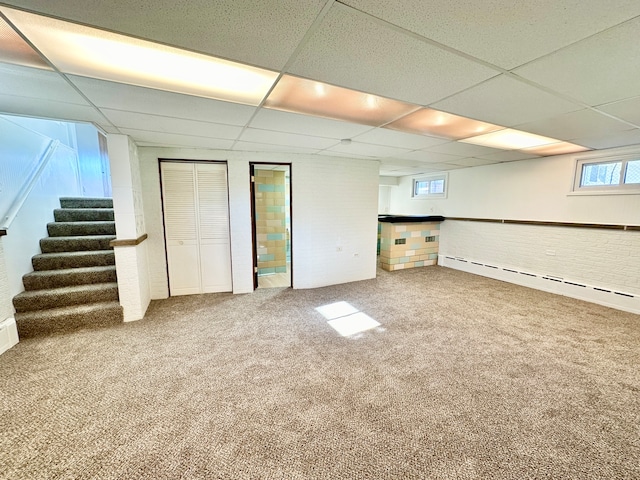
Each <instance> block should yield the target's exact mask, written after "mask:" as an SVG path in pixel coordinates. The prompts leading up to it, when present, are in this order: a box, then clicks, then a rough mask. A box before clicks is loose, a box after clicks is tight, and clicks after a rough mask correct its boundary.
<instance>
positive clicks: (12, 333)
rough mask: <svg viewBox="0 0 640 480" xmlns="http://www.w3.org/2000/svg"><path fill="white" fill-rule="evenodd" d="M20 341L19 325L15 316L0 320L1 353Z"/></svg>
mask: <svg viewBox="0 0 640 480" xmlns="http://www.w3.org/2000/svg"><path fill="white" fill-rule="evenodd" d="M16 343H18V327H17V326H16V321H15V320H14V319H13V318H7V319H6V320H4V321H3V322H0V355H2V354H3V353H4V352H6V351H7V350H9V349H10V348H11V347H13V346H14V345H15V344H16Z"/></svg>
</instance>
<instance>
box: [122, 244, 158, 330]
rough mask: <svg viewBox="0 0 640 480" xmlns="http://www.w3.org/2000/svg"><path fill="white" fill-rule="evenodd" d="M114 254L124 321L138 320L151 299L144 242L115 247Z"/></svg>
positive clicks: (142, 315)
mask: <svg viewBox="0 0 640 480" xmlns="http://www.w3.org/2000/svg"><path fill="white" fill-rule="evenodd" d="M115 256H116V273H117V275H118V293H119V295H120V305H122V308H123V311H124V321H125V322H130V321H133V320H140V319H141V318H143V317H144V313H145V312H146V311H147V307H148V306H149V302H150V301H151V297H150V294H149V280H148V267H147V245H146V242H142V243H141V244H139V245H136V246H131V247H117V248H115Z"/></svg>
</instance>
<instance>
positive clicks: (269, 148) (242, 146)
mask: <svg viewBox="0 0 640 480" xmlns="http://www.w3.org/2000/svg"><path fill="white" fill-rule="evenodd" d="M233 150H239V151H244V152H280V153H308V154H312V153H317V152H318V150H317V149H313V148H302V147H290V146H286V145H269V144H266V143H254V142H236V143H235V144H234V146H233Z"/></svg>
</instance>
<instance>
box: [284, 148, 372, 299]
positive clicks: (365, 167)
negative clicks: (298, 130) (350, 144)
mask: <svg viewBox="0 0 640 480" xmlns="http://www.w3.org/2000/svg"><path fill="white" fill-rule="evenodd" d="M291 185H292V206H293V215H292V224H291V226H292V242H293V243H292V252H293V258H292V262H293V277H294V287H295V288H314V287H320V286H325V285H333V284H338V283H346V282H354V281H358V280H365V279H368V278H375V276H376V240H377V235H378V165H377V163H375V162H370V161H363V160H353V159H351V160H344V159H330V158H327V159H325V158H323V159H321V160H316V161H297V162H294V163H293V165H292V172H291ZM338 249H340V251H338Z"/></svg>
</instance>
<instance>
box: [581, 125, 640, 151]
mask: <svg viewBox="0 0 640 480" xmlns="http://www.w3.org/2000/svg"><path fill="white" fill-rule="evenodd" d="M575 143H577V144H579V145H584V146H585V147H589V148H597V149H602V148H614V147H626V146H627V145H640V128H634V129H632V130H626V131H624V132H616V133H612V134H609V135H606V136H593V137H589V138H577V139H576V140H575Z"/></svg>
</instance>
